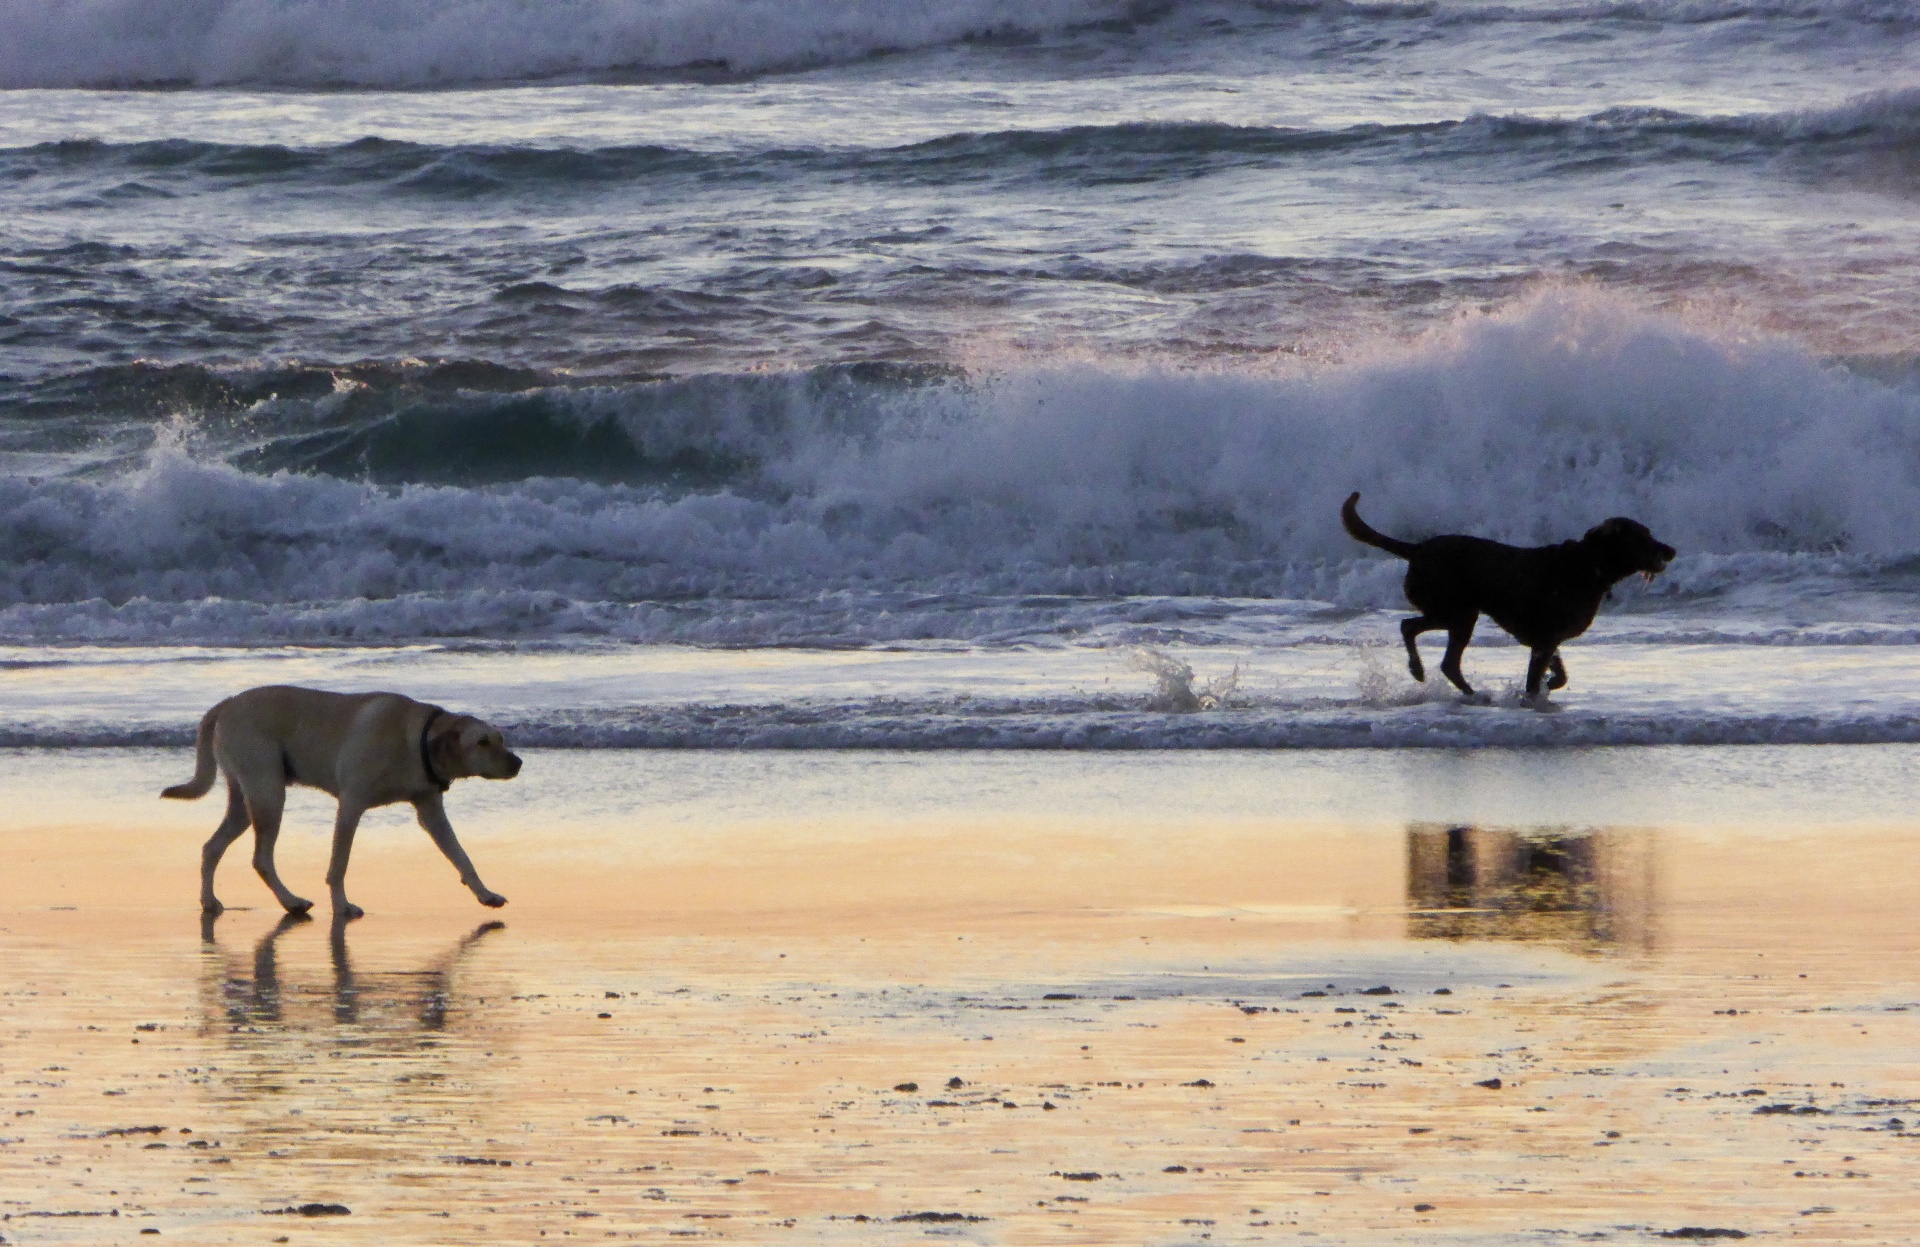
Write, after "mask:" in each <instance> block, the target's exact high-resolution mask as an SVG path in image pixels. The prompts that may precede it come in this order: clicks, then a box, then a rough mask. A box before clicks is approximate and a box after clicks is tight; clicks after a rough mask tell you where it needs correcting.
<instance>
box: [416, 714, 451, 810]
mask: <svg viewBox="0 0 1920 1247" xmlns="http://www.w3.org/2000/svg"><path fill="white" fill-rule="evenodd" d="M445 713H446V711H444V710H442V709H441V708H440V707H438V706H435V707H434V708H433V709H432V710H430V711H428V712H427V721H426V722H425V723H423V724H421V725H420V766H421V768H422V769H424V770H425V771H426V773H427V782H428V783H431V784H432V785H433V786H434V787H435V788H438V789H439V790H440V791H441V792H445V791H446V790H447V789H449V788H451V787H453V781H452V780H450V779H441V778H440V773H439V772H438V771H436V770H434V769H433V756H432V755H431V754H429V753H428V752H427V733H428V732H431V731H432V730H433V725H434V722H435V721H436V720H438V719H439V718H440V716H441V715H443V714H445Z"/></svg>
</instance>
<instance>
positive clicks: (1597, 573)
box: [1340, 494, 1674, 697]
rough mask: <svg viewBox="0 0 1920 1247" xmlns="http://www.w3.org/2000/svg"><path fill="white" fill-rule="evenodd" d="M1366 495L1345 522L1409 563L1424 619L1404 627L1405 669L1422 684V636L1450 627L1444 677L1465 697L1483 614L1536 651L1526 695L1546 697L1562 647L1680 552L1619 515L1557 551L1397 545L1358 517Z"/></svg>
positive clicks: (1454, 543) (1410, 590)
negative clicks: (1632, 581) (1619, 591)
mask: <svg viewBox="0 0 1920 1247" xmlns="http://www.w3.org/2000/svg"><path fill="white" fill-rule="evenodd" d="M1359 501H1360V495H1359V494H1353V495H1352V496H1350V497H1349V498H1348V499H1347V501H1346V505H1345V506H1342V507H1341V508H1340V520H1341V522H1342V523H1344V524H1345V525H1346V526H1347V531H1348V532H1349V533H1352V534H1353V536H1354V537H1355V539H1357V540H1359V541H1364V542H1366V543H1367V544H1368V545H1370V546H1378V547H1380V548H1381V549H1382V550H1385V551H1386V552H1387V553H1389V554H1397V555H1399V556H1400V557H1401V558H1403V559H1405V560H1406V561H1407V601H1409V602H1411V603H1413V607H1414V609H1415V610H1417V611H1419V612H1420V614H1419V615H1418V616H1416V617H1415V618H1413V619H1407V620H1403V621H1401V624H1400V635H1401V636H1403V637H1405V638H1406V642H1407V667H1408V669H1409V670H1411V671H1412V672H1413V678H1414V679H1416V680H1424V679H1426V678H1427V672H1426V669H1425V668H1424V667H1422V666H1421V665H1420V650H1419V648H1418V647H1417V646H1415V644H1414V639H1415V638H1416V637H1418V636H1419V635H1420V634H1421V633H1422V632H1431V631H1432V630H1433V629H1435V628H1445V629H1446V630H1447V656H1446V657H1445V658H1442V659H1441V660H1440V672H1441V674H1442V675H1444V676H1446V677H1447V679H1449V680H1452V681H1453V683H1454V686H1455V687H1456V688H1458V689H1459V690H1460V691H1461V692H1463V693H1469V694H1470V693H1472V692H1473V686H1472V685H1470V684H1468V683H1467V679H1466V677H1465V676H1463V675H1461V674H1460V656H1461V655H1462V654H1464V653H1466V651H1467V642H1468V641H1471V640H1472V639H1473V626H1474V624H1475V623H1477V622H1479V619H1480V615H1481V613H1482V612H1485V613H1486V614H1488V615H1490V616H1492V618H1493V622H1495V623H1497V624H1499V625H1500V626H1501V627H1502V628H1505V629H1506V630H1507V631H1508V632H1509V633H1511V634H1512V635H1513V637H1514V639H1515V640H1517V641H1519V642H1520V643H1521V644H1522V645H1525V646H1526V647H1527V648H1528V649H1530V650H1532V651H1533V657H1532V659H1531V660H1530V661H1529V662H1528V663H1527V696H1529V697H1538V696H1539V695H1540V677H1541V676H1542V675H1545V674H1547V673H1548V672H1549V671H1550V672H1552V678H1551V679H1549V680H1548V681H1547V687H1548V688H1549V689H1556V688H1563V687H1565V685H1566V683H1567V668H1566V664H1565V663H1562V662H1561V661H1560V643H1561V642H1562V641H1569V640H1572V639H1573V638H1574V637H1577V636H1579V635H1580V634H1581V633H1582V632H1585V631H1586V630H1587V626H1588V625H1589V624H1591V623H1592V622H1593V616H1594V614H1595V612H1597V611H1598V610H1599V609H1600V599H1601V598H1603V597H1605V596H1607V593H1608V591H1609V590H1611V589H1612V588H1613V586H1614V585H1615V584H1616V583H1617V582H1619V581H1621V580H1624V579H1626V578H1627V577H1628V576H1631V575H1633V574H1634V573H1635V572H1642V573H1644V574H1646V575H1648V576H1653V575H1654V574H1656V573H1658V572H1662V571H1665V570H1666V568H1667V564H1668V563H1669V562H1671V561H1672V559H1673V555H1674V550H1673V547H1672V546H1670V545H1667V544H1666V543H1665V542H1663V541H1656V540H1654V536H1653V534H1652V533H1650V532H1648V531H1647V526H1646V525H1645V524H1642V523H1640V522H1638V521H1637V520H1629V519H1624V518H1622V517H1620V516H1615V517H1614V518H1613V519H1610V520H1604V521H1602V522H1601V523H1599V524H1596V525H1594V526H1593V527H1592V528H1590V529H1588V530H1587V535H1586V536H1584V537H1582V538H1580V540H1578V541H1563V542H1561V543H1560V544H1559V545H1554V546H1530V547H1521V546H1509V545H1503V544H1501V543H1500V542H1498V541H1488V540H1487V539H1486V538H1484V537H1462V536H1447V537H1429V538H1427V539H1426V540H1425V541H1397V540H1395V539H1394V538H1392V537H1389V536H1386V535H1385V534H1383V533H1379V532H1375V531H1374V530H1373V529H1372V528H1370V527H1368V525H1367V522H1366V521H1365V520H1363V519H1361V518H1360V512H1359V509H1358V507H1357V506H1356V504H1357V503H1358V502H1359Z"/></svg>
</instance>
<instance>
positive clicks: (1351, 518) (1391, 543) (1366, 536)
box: [1340, 492, 1414, 559]
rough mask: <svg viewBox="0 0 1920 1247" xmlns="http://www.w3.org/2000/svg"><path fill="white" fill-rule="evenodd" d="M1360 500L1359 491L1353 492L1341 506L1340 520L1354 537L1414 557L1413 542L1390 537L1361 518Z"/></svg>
mask: <svg viewBox="0 0 1920 1247" xmlns="http://www.w3.org/2000/svg"><path fill="white" fill-rule="evenodd" d="M1359 502H1360V495H1359V493H1358V492H1355V493H1351V494H1348V495H1347V500H1346V502H1345V503H1344V504H1343V505H1342V506H1341V508H1340V522H1341V523H1342V524H1345V525H1346V526H1347V531H1348V532H1349V533H1351V534H1353V539H1354V540H1355V541H1364V542H1366V543H1367V544H1368V545H1370V546H1379V547H1380V548H1381V549H1382V550H1385V551H1386V552H1387V553H1388V554H1397V555H1399V556H1400V557H1401V558H1403V559H1405V558H1412V557H1413V551H1414V545H1413V543H1412V542H1411V541H1401V540H1399V539H1398V538H1395V537H1389V536H1387V535H1386V534H1385V533H1383V532H1380V531H1378V530H1376V529H1375V528H1374V527H1373V526H1372V525H1370V524H1368V523H1367V522H1366V521H1365V520H1363V519H1361V518H1360V507H1359Z"/></svg>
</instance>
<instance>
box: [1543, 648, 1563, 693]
mask: <svg viewBox="0 0 1920 1247" xmlns="http://www.w3.org/2000/svg"><path fill="white" fill-rule="evenodd" d="M1566 686H1567V664H1566V663H1564V662H1561V661H1560V651H1559V650H1555V651H1553V657H1552V658H1549V659H1547V691H1548V692H1549V693H1551V692H1553V691H1554V690H1555V689H1561V688H1565V687H1566Z"/></svg>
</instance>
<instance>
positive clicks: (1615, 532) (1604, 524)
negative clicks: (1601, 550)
mask: <svg viewBox="0 0 1920 1247" xmlns="http://www.w3.org/2000/svg"><path fill="white" fill-rule="evenodd" d="M1639 527H1640V524H1639V522H1638V521H1636V520H1630V519H1628V518H1627V517H1626V516H1624V515H1616V516H1614V517H1613V518H1612V519H1606V520H1601V521H1600V522H1599V523H1598V524H1595V525H1594V526H1593V527H1592V528H1589V529H1588V530H1587V537H1588V538H1589V539H1590V540H1595V541H1608V540H1613V539H1617V538H1620V537H1625V536H1628V535H1629V534H1631V533H1632V532H1633V531H1634V530H1635V529H1637V528H1639Z"/></svg>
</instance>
